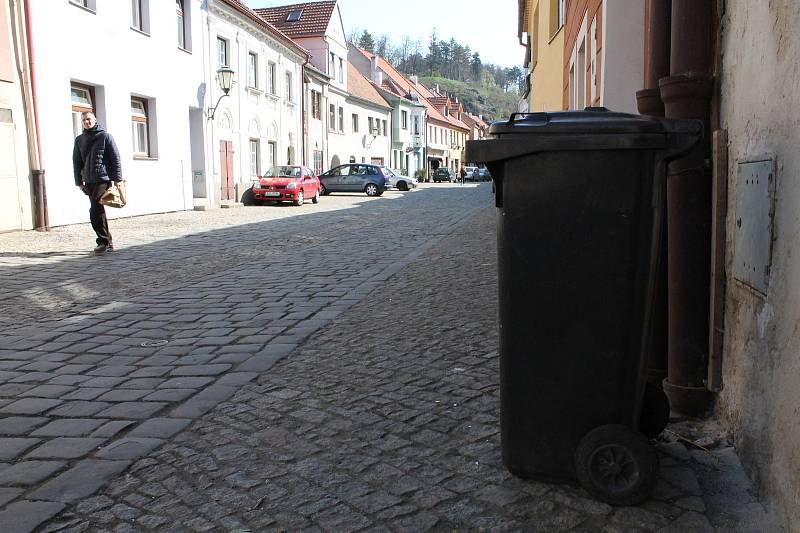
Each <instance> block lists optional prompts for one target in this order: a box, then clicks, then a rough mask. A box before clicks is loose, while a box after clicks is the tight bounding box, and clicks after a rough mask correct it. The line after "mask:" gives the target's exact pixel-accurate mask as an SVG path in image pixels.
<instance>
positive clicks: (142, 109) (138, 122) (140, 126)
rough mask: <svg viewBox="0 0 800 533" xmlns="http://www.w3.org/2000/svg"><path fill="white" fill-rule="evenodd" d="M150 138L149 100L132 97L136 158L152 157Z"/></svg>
mask: <svg viewBox="0 0 800 533" xmlns="http://www.w3.org/2000/svg"><path fill="white" fill-rule="evenodd" d="M149 136H150V131H149V129H148V122H147V100H145V99H144V98H134V97H131V137H132V139H133V155H134V156H139V157H149V156H150V143H149Z"/></svg>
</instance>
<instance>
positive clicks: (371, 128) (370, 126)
mask: <svg viewBox="0 0 800 533" xmlns="http://www.w3.org/2000/svg"><path fill="white" fill-rule="evenodd" d="M367 124H368V129H367V131H368V132H369V134H370V135H375V128H374V125H375V124H374V121H373V120H372V117H369V118H368V119H367Z"/></svg>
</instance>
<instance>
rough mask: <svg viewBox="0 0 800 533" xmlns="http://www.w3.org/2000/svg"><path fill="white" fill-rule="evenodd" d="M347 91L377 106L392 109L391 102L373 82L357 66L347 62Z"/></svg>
mask: <svg viewBox="0 0 800 533" xmlns="http://www.w3.org/2000/svg"><path fill="white" fill-rule="evenodd" d="M347 92H349V93H350V94H351V95H352V96H355V97H356V98H360V99H361V100H366V101H367V102H371V103H373V104H375V105H377V106H380V107H383V108H386V109H391V108H392V106H390V105H389V102H387V101H386V99H385V98H384V97H383V96H381V94H380V93H379V92H378V90H377V89H376V88H375V86H373V85H372V82H371V81H369V80H368V79H367V78H365V77H364V75H363V74H361V73H360V72H359V71H358V70H356V68H355V67H354V66H353V65H352V64H351V63H350V62H348V63H347Z"/></svg>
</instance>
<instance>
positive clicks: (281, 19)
mask: <svg viewBox="0 0 800 533" xmlns="http://www.w3.org/2000/svg"><path fill="white" fill-rule="evenodd" d="M335 8H336V0H326V1H323V2H307V3H305V4H291V5H288V6H278V7H268V8H264V9H256V10H255V12H256V13H257V14H258V15H259V16H260V17H262V18H263V19H264V20H266V21H267V22H269V23H270V24H272V25H273V26H275V27H276V28H278V29H279V30H281V31H282V32H283V33H285V34H286V35H288V36H289V37H293V38H296V37H312V36H321V35H325V32H326V31H327V29H328V24H330V21H331V16H332V15H333V10H334V9H335ZM292 11H302V13H301V14H300V18H299V19H298V20H296V21H293V22H289V21H287V18H288V16H289V13H291V12H292Z"/></svg>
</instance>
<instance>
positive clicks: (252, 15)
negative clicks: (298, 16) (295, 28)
mask: <svg viewBox="0 0 800 533" xmlns="http://www.w3.org/2000/svg"><path fill="white" fill-rule="evenodd" d="M220 2H221V3H223V4H225V5H228V6H230V7H232V8H233V9H235V10H236V11H238V12H239V13H240V14H241V15H244V16H245V17H247V18H249V19H250V20H251V21H252V22H253V23H255V24H256V25H257V26H260V27H261V28H262V29H264V31H266V32H267V33H269V34H272V35H273V36H274V37H276V38H277V39H278V40H279V41H281V42H282V43H284V44H285V45H287V46H288V47H290V48H293V49H294V50H296V51H298V52H299V53H300V55H302V56H305V57H306V58H308V56H309V53H308V50H306V49H305V48H303V47H302V46H300V45H299V44H297V43H296V42H294V41H293V40H292V39H291V38H290V37H289V36H287V35H286V34H285V33H283V32H281V31H280V30H279V29H277V28H276V27H275V26H273V25H272V24H270V23H269V22H268V21H266V20H264V19H263V18H261V17H260V16H258V14H257V13H256V12H255V11H253V10H252V9H250V8H249V7H247V6H246V5H244V4H243V3H242V2H241V1H240V0H220Z"/></svg>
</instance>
